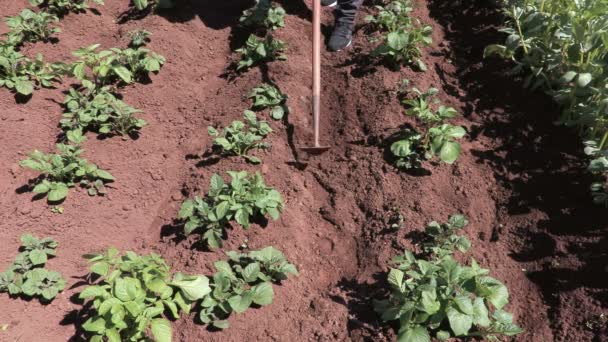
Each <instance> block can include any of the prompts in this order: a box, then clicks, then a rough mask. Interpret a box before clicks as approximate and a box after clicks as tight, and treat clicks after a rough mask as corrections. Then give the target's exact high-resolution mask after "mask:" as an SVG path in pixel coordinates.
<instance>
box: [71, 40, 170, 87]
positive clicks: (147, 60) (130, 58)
mask: <svg viewBox="0 0 608 342" xmlns="http://www.w3.org/2000/svg"><path fill="white" fill-rule="evenodd" d="M99 46H100V44H93V45H90V46H88V47H85V48H81V49H78V50H76V51H74V53H73V54H74V55H75V56H76V57H78V58H79V60H78V61H76V62H74V63H73V64H72V67H71V72H72V74H73V75H74V77H76V78H77V79H79V80H81V81H82V82H83V85H84V86H85V87H88V88H91V87H92V86H91V85H89V84H88V83H87V82H91V83H92V84H93V85H94V86H96V87H101V86H104V85H112V84H115V83H116V82H120V81H122V82H124V83H126V84H130V83H133V82H135V81H136V80H138V79H141V78H143V77H146V76H148V74H149V73H155V72H158V71H160V68H161V67H162V65H163V64H165V58H164V57H163V56H161V55H159V54H157V53H155V52H153V51H150V50H148V49H146V48H143V47H136V48H126V49H119V48H111V49H109V50H102V51H99V52H97V49H98V48H99Z"/></svg>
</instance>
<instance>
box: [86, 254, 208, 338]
mask: <svg viewBox="0 0 608 342" xmlns="http://www.w3.org/2000/svg"><path fill="white" fill-rule="evenodd" d="M84 258H85V259H87V260H88V261H89V262H90V263H91V267H90V272H91V276H98V277H99V280H98V281H97V282H95V283H93V284H92V285H89V286H87V287H86V288H85V289H84V290H82V292H80V294H79V298H81V299H84V300H85V301H86V302H85V305H86V304H87V303H91V305H92V309H91V315H90V317H89V319H88V320H87V321H86V322H85V323H84V324H83V326H82V328H83V329H84V330H85V331H86V332H88V333H89V334H90V335H91V337H90V341H97V342H102V341H150V340H152V339H153V340H155V341H158V342H168V341H171V337H172V329H171V322H170V321H169V320H168V319H167V318H165V317H164V313H165V312H167V313H168V314H169V317H171V318H172V319H177V318H179V316H180V312H184V313H186V314H189V313H190V310H191V308H192V304H193V303H194V302H195V301H197V300H200V299H202V298H203V297H204V296H205V295H207V294H208V293H209V292H210V291H211V288H210V287H209V279H208V278H207V277H205V276H203V275H195V276H192V275H185V274H182V273H175V274H173V275H171V270H170V268H169V266H168V265H167V264H166V262H165V261H164V260H163V259H162V258H161V257H160V256H159V255H157V254H154V253H152V254H149V255H144V256H139V255H137V254H136V253H134V252H131V251H128V252H126V253H125V254H124V255H121V253H120V252H119V251H118V250H117V249H115V248H110V249H108V250H107V251H106V252H105V253H103V254H87V255H85V256H84Z"/></svg>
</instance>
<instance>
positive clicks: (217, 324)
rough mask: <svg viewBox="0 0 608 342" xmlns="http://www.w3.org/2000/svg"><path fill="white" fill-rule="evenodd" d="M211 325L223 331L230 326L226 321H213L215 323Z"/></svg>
mask: <svg viewBox="0 0 608 342" xmlns="http://www.w3.org/2000/svg"><path fill="white" fill-rule="evenodd" d="M211 325H212V326H213V327H214V328H217V329H222V330H223V329H227V328H228V327H229V326H230V323H228V321H226V320H221V321H213V323H211Z"/></svg>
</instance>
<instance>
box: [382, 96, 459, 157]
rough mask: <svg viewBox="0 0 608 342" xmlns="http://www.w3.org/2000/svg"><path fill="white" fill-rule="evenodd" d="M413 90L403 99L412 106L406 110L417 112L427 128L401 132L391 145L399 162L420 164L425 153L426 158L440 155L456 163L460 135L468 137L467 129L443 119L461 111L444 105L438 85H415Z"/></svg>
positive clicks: (412, 112)
mask: <svg viewBox="0 0 608 342" xmlns="http://www.w3.org/2000/svg"><path fill="white" fill-rule="evenodd" d="M412 91H413V92H414V94H415V95H416V97H415V98H411V99H405V100H404V101H403V103H404V104H405V105H406V106H407V107H408V109H407V110H406V114H407V115H411V116H415V117H416V118H417V119H418V121H419V122H420V123H421V125H422V126H423V129H424V132H423V133H422V134H420V133H418V132H416V131H414V130H412V129H405V130H403V131H401V132H400V133H398V135H397V140H396V141H395V142H393V143H392V144H391V147H390V150H391V152H392V154H393V156H394V157H395V165H396V166H397V167H398V168H402V169H410V168H419V167H420V166H421V160H422V157H421V156H424V158H425V159H432V158H433V157H435V156H437V157H439V159H440V160H441V161H442V162H444V163H448V164H452V163H453V162H455V161H456V160H457V159H458V157H459V156H460V149H461V148H460V144H459V143H458V142H456V139H460V138H462V137H464V135H465V134H466V131H465V129H464V128H463V127H461V126H454V125H451V124H449V123H443V122H444V121H445V120H447V119H451V118H453V117H455V116H456V115H457V114H458V112H457V111H456V110H455V109H454V108H452V107H446V106H444V105H440V101H439V100H438V99H437V98H436V95H437V92H438V90H437V89H435V88H429V89H428V90H427V91H425V92H422V91H420V90H418V89H417V88H412Z"/></svg>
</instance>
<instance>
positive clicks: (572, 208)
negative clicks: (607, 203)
mask: <svg viewBox="0 0 608 342" xmlns="http://www.w3.org/2000/svg"><path fill="white" fill-rule="evenodd" d="M488 3H489V2H488V1H481V0H477V1H456V2H445V1H439V0H432V1H430V11H431V17H433V18H434V19H435V20H437V21H438V22H439V23H440V24H441V25H443V26H444V27H445V33H446V39H447V41H449V43H450V44H449V48H446V50H445V51H444V54H445V55H446V57H449V58H452V59H453V60H454V62H455V63H454V65H456V66H458V68H457V75H456V76H457V79H459V80H460V85H459V86H460V88H462V89H464V90H466V95H464V96H461V100H462V102H463V103H466V104H467V105H466V106H467V107H466V108H465V115H466V116H467V117H469V118H470V119H471V120H473V121H475V122H478V123H479V125H478V126H475V127H473V129H472V133H471V139H473V140H474V139H475V138H476V137H478V136H485V137H487V138H490V139H492V140H494V141H496V142H498V143H499V146H498V148H496V149H494V150H490V151H479V150H477V151H476V150H473V151H472V153H473V154H474V155H475V156H476V157H477V158H478V162H479V163H484V164H487V165H489V166H491V167H492V169H493V170H494V177H495V178H496V179H497V180H498V181H499V182H500V184H501V185H502V186H503V187H504V188H505V189H507V190H508V191H509V193H510V198H509V199H508V200H507V201H506V203H504V207H505V210H504V211H503V213H502V215H501V216H503V217H502V218H503V219H507V220H508V219H509V218H510V217H511V216H522V215H525V216H526V217H527V218H528V221H529V222H528V226H527V227H514V229H513V228H511V227H510V228H507V229H511V231H507V232H506V233H507V234H505V235H504V236H500V237H499V238H501V239H513V241H514V242H515V245H516V246H519V248H516V250H515V251H514V252H513V253H512V255H511V257H512V258H513V259H515V260H517V261H518V262H522V263H527V264H528V265H529V264H530V263H533V264H535V265H536V266H537V267H535V268H538V271H535V272H531V273H529V278H530V279H531V280H532V281H534V282H535V283H536V284H537V285H538V286H540V288H541V291H542V292H543V294H544V299H545V301H546V302H547V303H548V304H549V305H550V307H551V309H550V310H549V317H550V318H551V319H552V320H553V322H554V323H557V322H556V320H559V319H560V317H563V315H567V314H576V313H574V312H569V313H565V312H564V313H562V312H560V305H559V304H560V303H559V301H560V296H559V294H561V293H565V292H568V291H572V290H574V289H577V288H581V287H584V288H587V289H589V290H590V291H591V292H593V294H592V295H593V296H594V297H596V298H597V299H599V300H600V301H602V303H606V302H607V294H608V285H607V284H606V283H605V282H602V281H600V280H599V279H600V278H601V274H604V272H605V265H606V264H608V258H607V253H606V250H608V239H606V238H602V231H605V228H606V227H607V226H608V224H607V223H608V219H607V216H606V215H605V213H606V208H602V207H599V206H595V205H593V204H592V202H591V197H590V195H589V191H588V188H589V185H590V183H591V177H590V175H589V174H588V172H587V171H586V160H585V157H584V155H583V153H582V145H581V143H580V138H579V137H578V136H577V135H576V132H573V131H572V130H570V129H566V128H564V127H561V126H556V125H554V124H553V122H554V121H555V119H556V118H557V117H558V115H559V108H557V107H556V105H555V104H554V103H553V102H552V101H551V99H550V98H549V97H548V96H546V95H544V94H543V93H540V92H536V93H530V92H528V91H527V90H525V89H523V88H522V83H521V81H520V80H519V79H517V78H515V77H513V76H508V75H507V74H506V72H507V71H508V70H509V65H508V64H506V63H505V62H503V61H500V60H497V59H488V60H486V61H482V55H483V49H484V47H485V46H487V45H488V44H492V43H496V42H501V41H502V40H503V39H504V37H503V36H502V35H501V34H500V33H498V31H497V28H498V27H497V26H496V25H497V24H500V23H501V22H502V20H503V19H502V16H501V15H500V13H499V12H498V10H497V9H496V8H494V7H493V6H492V5H490V4H488ZM444 88H445V89H448V90H449V89H450V85H449V84H445V85H444ZM452 95H454V96H458V94H457V93H454V94H452ZM473 113H476V114H473ZM564 246H565V247H564ZM517 249H518V250H517ZM575 265H582V266H575ZM522 266H523V265H522ZM556 294H558V295H556ZM560 326H561V325H560V324H554V325H553V327H554V330H555V329H557V330H555V332H556V336H559V335H560V331H559V327H560Z"/></svg>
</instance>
